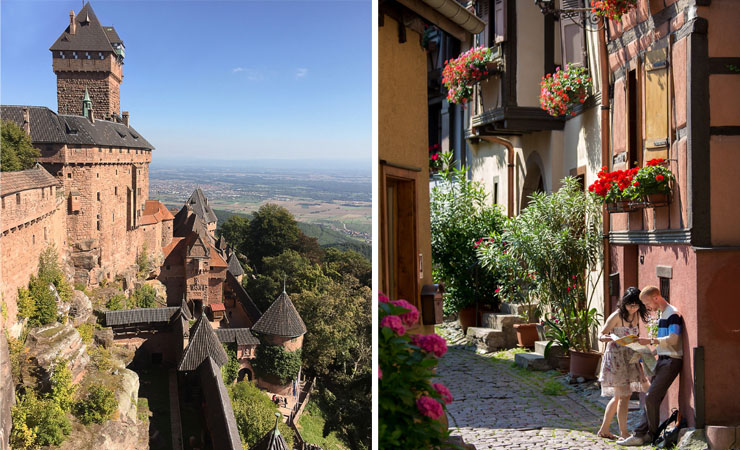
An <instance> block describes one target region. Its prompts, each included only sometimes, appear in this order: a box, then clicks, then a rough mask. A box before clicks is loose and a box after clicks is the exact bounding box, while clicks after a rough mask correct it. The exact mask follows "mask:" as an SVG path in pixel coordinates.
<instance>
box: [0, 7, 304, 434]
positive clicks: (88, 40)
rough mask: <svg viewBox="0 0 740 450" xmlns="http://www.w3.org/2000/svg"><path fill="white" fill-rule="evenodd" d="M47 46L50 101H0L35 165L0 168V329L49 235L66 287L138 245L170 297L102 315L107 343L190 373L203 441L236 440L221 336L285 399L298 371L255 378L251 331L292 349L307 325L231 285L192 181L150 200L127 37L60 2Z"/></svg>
mask: <svg viewBox="0 0 740 450" xmlns="http://www.w3.org/2000/svg"><path fill="white" fill-rule="evenodd" d="M50 50H51V53H52V63H53V64H52V65H53V70H54V73H55V74H56V75H57V108H58V112H54V111H52V110H51V109H49V108H47V107H40V106H0V114H1V115H2V118H3V120H10V121H12V122H15V123H17V124H18V125H19V126H21V127H22V128H23V129H24V131H25V132H26V133H27V134H28V135H29V136H30V138H31V141H32V144H33V146H34V147H36V148H38V149H39V150H40V151H41V157H40V158H39V159H38V164H37V165H36V167H34V168H33V169H30V170H24V171H20V172H3V173H2V179H1V180H0V199H1V201H2V205H1V206H2V222H1V224H0V254H1V255H2V261H1V262H0V270H1V271H2V272H1V274H2V277H1V278H0V293H1V294H2V300H3V303H4V304H5V310H4V311H5V313H4V314H3V317H2V318H0V325H1V326H0V328H8V329H9V330H10V332H11V334H14V335H18V334H19V333H20V330H21V327H22V325H21V324H19V323H17V305H16V297H17V292H18V288H20V287H24V286H26V285H27V284H28V282H29V279H30V277H31V276H32V275H33V274H35V273H36V272H37V271H38V261H39V255H40V254H41V252H42V251H44V250H45V249H46V248H48V247H49V246H50V245H54V246H55V247H56V249H57V250H58V252H59V255H60V257H61V259H62V260H63V262H64V264H63V265H64V266H65V267H66V270H67V274H68V276H69V277H70V278H73V279H74V283H75V285H76V286H79V285H83V286H93V287H94V286H97V285H98V284H100V283H101V282H103V280H113V279H115V278H116V277H123V278H124V279H126V278H127V277H131V274H132V273H133V274H135V273H136V271H137V268H138V266H137V257H139V256H140V255H142V254H144V253H145V254H146V255H147V258H148V259H149V260H150V261H155V262H156V265H157V266H158V269H156V270H154V272H153V275H152V276H154V277H156V279H157V280H159V281H161V282H162V284H164V286H165V287H166V289H167V307H163V308H152V309H134V310H122V311H109V312H107V313H106V315H105V321H106V325H107V326H109V327H111V328H112V329H113V332H114V338H115V342H116V343H119V344H125V345H129V346H133V347H134V348H135V349H136V356H135V358H134V365H164V366H165V367H170V368H173V369H176V370H177V372H178V374H179V376H178V377H177V380H178V384H179V385H180V389H183V388H185V387H186V386H188V385H190V384H192V383H193V380H194V379H197V380H198V381H195V383H196V384H197V385H198V386H199V389H200V390H201V391H200V392H201V395H202V396H203V403H204V404H205V407H206V412H207V414H206V416H205V417H206V420H207V422H208V429H209V431H210V435H211V439H212V440H213V443H214V445H216V448H241V443H240V441H239V434H238V430H236V423H235V420H234V414H233V411H232V409H231V403H230V401H229V398H228V394H227V392H226V389H225V386H224V383H223V380H222V377H221V371H220V369H219V368H220V366H222V365H223V364H225V363H226V362H227V355H226V353H225V351H224V348H223V346H222V345H221V344H222V343H230V344H233V345H234V346H235V347H236V350H237V359H238V361H239V364H240V371H239V380H242V379H244V380H255V381H256V382H257V385H258V386H260V387H262V388H263V389H266V390H268V391H269V392H271V393H275V394H278V395H283V396H286V397H291V404H290V407H291V408H293V407H295V405H296V403H297V400H298V397H299V395H300V383H298V382H297V381H296V382H289V383H286V384H281V383H280V382H279V381H276V380H274V379H269V377H268V378H260V377H258V376H257V375H256V374H255V373H254V370H253V368H252V366H251V361H252V359H253V358H254V357H255V353H256V349H257V347H258V346H259V345H260V342H261V341H260V339H258V337H261V338H262V342H265V343H266V344H269V345H277V346H282V347H283V348H284V349H285V350H287V351H290V352H294V351H296V350H298V349H300V348H301V347H302V343H303V335H304V334H305V333H306V327H305V325H304V323H303V321H302V319H301V317H300V315H299V314H298V312H297V310H296V309H295V306H294V305H293V304H292V302H291V300H290V298H289V297H288V295H287V294H286V293H283V294H282V295H280V296H279V297H278V299H277V300H275V302H274V303H273V304H272V305H271V306H270V308H269V309H268V310H267V311H265V312H264V313H262V312H261V311H260V310H259V309H258V308H257V306H256V305H255V303H254V302H253V301H252V299H251V298H250V297H249V295H248V294H247V292H246V291H245V290H244V288H243V287H242V284H241V278H242V276H243V273H244V272H243V269H242V267H241V265H240V263H239V261H238V259H237V257H236V254H235V253H234V252H233V251H232V250H231V249H230V247H229V246H228V244H227V243H226V242H225V240H224V239H223V238H220V239H218V240H216V239H215V236H214V232H215V230H216V225H217V220H216V216H215V214H214V212H213V210H212V209H211V208H210V206H209V205H208V199H207V198H206V197H205V195H204V194H203V192H202V191H201V190H200V189H196V190H195V192H194V193H193V195H192V196H191V197H190V198H189V199H188V200H187V201H186V203H185V205H184V206H183V207H182V209H181V210H180V211H179V212H178V213H177V214H176V215H173V214H172V213H171V212H170V211H169V210H168V209H167V208H166V207H165V205H164V204H162V203H161V202H159V201H156V200H149V198H148V193H149V163H150V162H151V158H152V151H153V150H154V147H153V146H152V144H150V143H149V142H148V141H147V140H146V139H145V138H144V137H143V136H142V135H141V134H140V133H139V132H137V131H136V130H135V129H134V128H133V127H132V126H131V125H130V123H129V120H130V116H129V114H128V112H123V113H121V112H120V101H121V99H120V84H121V82H122V81H123V71H122V69H123V60H124V58H125V47H124V43H123V41H122V40H121V39H120V37H119V36H118V34H117V33H116V30H115V29H114V28H113V27H109V26H102V25H101V23H100V22H99V20H98V18H97V17H96V15H95V13H94V11H93V9H92V7H91V6H90V4H89V3H86V4H85V5H84V6H83V8H82V9H81V10H80V12H79V13H77V14H76V15H75V14H74V12H73V11H71V12H70V16H69V25H68V27H67V28H66V29H65V31H64V32H63V33H62V34H61V36H59V38H58V39H57V40H56V42H54V44H53V45H52V46H51V48H50ZM193 322H194V324H193V325H192V326H191V324H192V323H193ZM255 335H256V336H255ZM299 378H300V377H299ZM291 408H289V409H291ZM295 409H297V407H296V408H295ZM1 447H2V446H1V445H0V448H1Z"/></svg>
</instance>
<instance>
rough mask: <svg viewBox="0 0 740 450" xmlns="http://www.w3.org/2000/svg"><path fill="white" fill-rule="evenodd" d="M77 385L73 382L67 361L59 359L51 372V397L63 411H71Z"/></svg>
mask: <svg viewBox="0 0 740 450" xmlns="http://www.w3.org/2000/svg"><path fill="white" fill-rule="evenodd" d="M75 390H76V387H75V386H74V385H73V384H72V372H71V371H70V370H69V368H68V367H67V362H66V361H64V360H61V359H60V360H57V361H56V363H55V365H54V369H53V371H52V374H51V392H50V393H49V398H50V399H51V400H52V401H54V402H55V403H56V404H57V405H59V407H60V408H62V411H65V412H67V411H69V410H70V408H71V407H72V396H73V395H74V393H75Z"/></svg>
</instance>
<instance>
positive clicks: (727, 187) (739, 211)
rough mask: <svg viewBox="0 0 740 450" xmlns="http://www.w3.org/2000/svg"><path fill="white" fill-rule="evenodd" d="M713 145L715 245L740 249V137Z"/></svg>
mask: <svg viewBox="0 0 740 450" xmlns="http://www.w3.org/2000/svg"><path fill="white" fill-rule="evenodd" d="M738 79H740V76H738ZM709 145H710V152H709V154H710V161H709V167H710V171H711V175H710V177H709V180H707V181H709V182H710V183H712V185H711V213H710V214H711V216H712V217H711V223H712V244H713V245H740V225H739V224H740V196H738V192H740V191H739V190H738V188H739V187H740V183H738V173H740V154H739V153H738V148H740V136H712V137H711V138H710V140H709Z"/></svg>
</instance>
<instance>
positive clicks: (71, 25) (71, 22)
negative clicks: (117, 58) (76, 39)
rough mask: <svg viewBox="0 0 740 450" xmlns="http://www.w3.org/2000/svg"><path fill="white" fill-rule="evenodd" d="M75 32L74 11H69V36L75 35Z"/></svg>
mask: <svg viewBox="0 0 740 450" xmlns="http://www.w3.org/2000/svg"><path fill="white" fill-rule="evenodd" d="M76 32H77V24H76V23H75V11H74V10H73V9H70V10H69V34H75V33H76Z"/></svg>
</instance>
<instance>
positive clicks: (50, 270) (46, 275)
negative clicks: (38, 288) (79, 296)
mask: <svg viewBox="0 0 740 450" xmlns="http://www.w3.org/2000/svg"><path fill="white" fill-rule="evenodd" d="M39 278H40V279H42V280H44V281H46V282H48V283H53V284H54V287H55V288H56V290H57V294H59V298H61V299H62V300H64V301H65V302H68V301H69V300H70V299H71V298H72V286H70V284H69V283H68V282H67V279H66V278H65V276H64V272H62V269H61V267H60V265H59V255H58V254H57V249H56V247H55V246H54V244H51V245H49V246H48V247H46V249H45V250H44V251H43V252H41V255H40V256H39Z"/></svg>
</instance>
